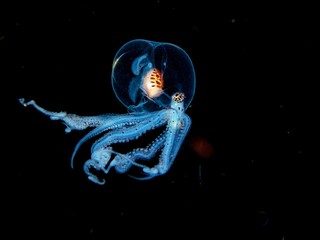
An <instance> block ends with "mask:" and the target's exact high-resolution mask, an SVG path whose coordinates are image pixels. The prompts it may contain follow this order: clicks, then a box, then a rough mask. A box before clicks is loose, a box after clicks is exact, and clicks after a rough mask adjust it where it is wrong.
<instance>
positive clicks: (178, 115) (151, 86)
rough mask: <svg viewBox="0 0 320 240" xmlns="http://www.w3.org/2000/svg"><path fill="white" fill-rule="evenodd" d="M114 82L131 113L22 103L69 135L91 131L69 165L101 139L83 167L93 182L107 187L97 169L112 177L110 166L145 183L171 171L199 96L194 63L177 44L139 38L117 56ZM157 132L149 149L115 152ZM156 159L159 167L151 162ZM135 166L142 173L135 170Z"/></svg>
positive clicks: (124, 46)
mask: <svg viewBox="0 0 320 240" xmlns="http://www.w3.org/2000/svg"><path fill="white" fill-rule="evenodd" d="M111 78H112V87H113V90H114V92H115V94H116V96H117V98H118V100H119V101H120V102H121V103H122V104H124V105H125V106H126V107H127V108H128V113H125V114H103V115H98V116H79V115H76V114H69V113H66V112H52V111H48V110H46V109H44V108H42V107H40V106H39V105H37V104H36V102H35V101H34V100H31V101H28V102H26V101H25V100H24V99H23V98H21V99H19V101H20V102H21V104H23V105H24V106H33V107H34V108H36V109H37V110H38V111H40V112H41V113H43V114H45V115H47V116H49V117H50V119H51V120H60V121H62V123H63V124H65V126H66V129H65V131H66V132H70V131H71V130H85V129H87V128H92V129H91V131H89V132H88V133H87V134H86V135H85V136H84V137H83V138H82V139H81V140H80V141H79V142H78V143H77V145H76V146H75V149H74V151H73V154H72V156H71V167H72V168H73V163H74V158H75V155H76V153H77V151H78V150H79V148H80V147H81V146H82V145H83V144H84V143H85V142H86V141H88V140H89V139H91V138H97V140H96V141H95V142H94V143H93V144H92V146H91V157H90V159H88V160H87V161H86V162H85V163H84V166H83V169H84V172H85V173H86V174H87V176H88V179H89V180H91V181H93V182H94V183H97V184H104V183H105V180H104V179H101V178H100V177H98V176H97V174H96V172H97V171H101V172H103V173H105V174H108V173H109V171H110V169H112V168H113V169H115V170H116V172H118V173H121V174H127V175H128V176H131V177H133V178H136V179H141V180H146V179H151V178H154V177H156V176H159V175H163V174H165V173H167V172H168V171H169V169H170V167H171V166H172V164H173V162H174V160H175V158H176V156H177V154H178V152H179V149H180V148H181V146H182V144H183V141H184V139H185V137H186V135H187V133H188V131H189V129H190V126H191V119H190V117H189V116H188V115H187V114H185V110H186V109H187V108H188V106H189V105H190V103H191V101H192V98H193V96H194V92H195V72H194V68H193V64H192V61H191V60H190V58H189V56H188V55H187V53H186V52H185V51H184V50H183V49H181V48H180V47H178V46H176V45H174V44H171V43H162V42H154V41H148V40H143V39H136V40H132V41H129V42H127V43H126V44H124V45H123V46H122V47H121V48H120V49H119V51H118V52H117V54H116V55H115V58H114V61H113V65H112V76H111ZM155 129H161V133H160V134H158V136H157V137H155V139H153V141H151V143H149V144H147V146H142V147H141V148H134V149H132V150H131V151H129V152H120V151H119V150H114V145H115V144H128V143H129V142H130V141H134V140H139V139H140V138H141V137H142V136H143V135H145V134H147V133H148V132H151V131H154V130H155ZM154 158H157V161H156V162H155V163H153V162H152V161H151V160H152V159H154ZM151 162H152V165H151V166H150V163H151ZM133 168H135V169H136V170H137V169H138V170H139V171H138V172H137V171H132V169H133ZM93 169H95V171H93Z"/></svg>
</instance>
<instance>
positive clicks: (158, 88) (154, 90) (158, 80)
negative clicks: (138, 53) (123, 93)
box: [142, 68, 164, 98]
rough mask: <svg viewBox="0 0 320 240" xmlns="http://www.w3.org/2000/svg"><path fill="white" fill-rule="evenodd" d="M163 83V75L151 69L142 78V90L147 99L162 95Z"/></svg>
mask: <svg viewBox="0 0 320 240" xmlns="http://www.w3.org/2000/svg"><path fill="white" fill-rule="evenodd" d="M163 83H164V82H163V74H162V73H161V72H160V71H159V70H158V69H156V68H151V69H150V70H149V71H148V72H147V74H146V75H145V77H144V78H143V83H142V88H143V90H144V92H145V93H146V94H147V96H148V97H149V98H155V97H159V96H160V95H161V94H162V89H163Z"/></svg>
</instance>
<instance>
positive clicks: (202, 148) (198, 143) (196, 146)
mask: <svg viewBox="0 0 320 240" xmlns="http://www.w3.org/2000/svg"><path fill="white" fill-rule="evenodd" d="M190 147H191V149H192V150H193V151H195V152H196V153H197V154H198V155H199V156H200V157H202V158H206V159H207V158H210V157H211V156H212V155H213V152H214V149H213V146H212V144H211V143H210V142H209V141H208V140H207V139H205V138H203V137H195V138H194V139H193V140H191V143H190Z"/></svg>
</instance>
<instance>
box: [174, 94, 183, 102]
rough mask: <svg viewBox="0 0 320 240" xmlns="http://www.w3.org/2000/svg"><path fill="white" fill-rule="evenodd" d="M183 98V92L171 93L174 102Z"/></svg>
mask: <svg viewBox="0 0 320 240" xmlns="http://www.w3.org/2000/svg"><path fill="white" fill-rule="evenodd" d="M184 99H185V95H184V94H183V93H175V94H174V95H173V101H175V102H176V103H180V102H182V101H183V100H184Z"/></svg>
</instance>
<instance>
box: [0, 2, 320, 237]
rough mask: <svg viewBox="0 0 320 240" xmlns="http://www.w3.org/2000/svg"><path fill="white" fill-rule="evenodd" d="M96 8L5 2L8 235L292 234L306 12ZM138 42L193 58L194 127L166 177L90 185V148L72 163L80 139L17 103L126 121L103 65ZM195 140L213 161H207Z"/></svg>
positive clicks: (302, 180) (311, 66) (300, 181)
mask: <svg viewBox="0 0 320 240" xmlns="http://www.w3.org/2000/svg"><path fill="white" fill-rule="evenodd" d="M44 2H45V1H44ZM102 2H103V1H101V3H100V1H77V2H74V3H72V2H67V1H66V2H63V3H58V2H51V3H48V2H46V3H36V4H35V3H23V4H22V3H18V2H14V1H13V2H11V3H10V4H3V5H2V7H1V29H0V30H1V32H0V47H1V53H2V57H1V58H2V60H1V61H3V63H2V64H1V66H2V67H3V70H2V71H1V72H2V73H1V75H2V77H1V78H2V87H1V89H2V97H3V100H2V105H4V108H3V109H4V110H3V114H2V121H3V122H4V123H3V130H4V133H9V134H8V136H7V135H6V134H5V135H2V138H3V141H5V145H2V147H3V152H4V153H6V154H4V155H3V158H2V161H3V163H5V164H3V166H4V167H3V171H2V172H3V173H4V176H5V180H4V181H3V183H4V185H5V188H3V189H6V190H8V191H6V192H4V194H3V197H2V198H3V199H5V200H7V202H8V204H4V205H3V211H5V212H6V213H8V214H6V215H5V216H6V217H5V222H6V225H5V230H6V231H5V232H7V233H8V234H9V236H10V239H12V238H13V237H26V236H27V237H42V238H44V239H46V238H48V236H53V235H54V236H58V237H74V238H75V237H83V238H84V239H114V238H115V237H119V238H122V237H123V238H128V237H130V238H143V239H144V238H148V239H150V238H155V237H166V238H167V237H170V236H174V237H179V238H184V237H188V236H192V234H195V236H196V237H197V239H259V240H264V239H292V238H291V237H292V236H296V235H297V233H298V232H299V230H300V229H301V227H302V218H301V217H300V214H304V213H305V211H307V210H306V209H307V206H306V205H305V204H306V203H305V201H304V200H305V199H307V198H308V196H309V195H308V194H307V192H308V191H307V190H308V186H309V181H311V180H309V178H306V175H308V177H309V176H310V175H311V174H310V175H309V174H306V173H308V172H309V171H310V170H311V169H310V168H311V167H309V165H308V155H309V154H310V153H309V148H310V145H309V143H308V140H309V137H308V136H307V135H308V134H309V133H310V131H312V127H310V124H311V121H312V118H311V113H310V112H312V111H315V109H314V108H313V107H312V105H313V103H314V100H313V98H314V97H315V94H314V93H313V91H312V90H315V88H314V86H313V84H314V83H315V81H316V80H319V79H317V78H316V77H315V73H316V71H315V69H316V67H317V64H316V61H315V58H316V57H317V58H318V56H316V54H315V48H316V45H318V43H317V42H316V39H315V36H316V32H317V29H318V25H316V18H317V16H316V14H315V13H314V12H315V11H314V7H313V6H307V5H303V6H301V5H298V4H297V5H292V4H291V5H286V6H280V5H276V4H275V5H272V4H269V5H268V4H266V5H264V4H262V3H261V4H259V5H258V4H256V5H252V4H247V3H244V2H239V1H237V3H234V2H232V1H225V2H224V3H223V4H217V3H214V2H213V3H201V2H199V1H196V2H195V3H193V2H190V3H187V2H184V3H183V4H182V3H179V2H177V1H161V0H160V1H146V2H142V1H131V2H129V3H127V2H123V1H118V2H117V3H112V4H111V3H110V4H107V3H102ZM316 26H317V27H316ZM137 38H142V39H148V40H153V41H159V42H170V43H173V44H176V45H178V46H180V47H182V48H183V49H184V50H185V51H186V52H187V53H188V54H189V56H190V58H191V59H192V61H193V64H194V67H195V72H196V77H197V79H196V81H197V83H196V93H195V96H194V99H193V102H192V104H191V106H190V107H189V108H188V109H187V110H186V113H187V114H188V115H189V116H190V117H191V119H192V121H193V122H192V127H191V130H190V132H189V134H188V135H187V138H186V139H185V142H184V144H183V146H182V148H181V150H180V152H179V154H178V156H177V158H176V160H175V162H174V164H173V166H172V168H171V169H170V171H169V172H168V173H167V174H166V175H164V176H161V177H158V178H155V179H152V180H148V181H137V180H134V179H132V178H129V177H127V176H126V175H120V174H116V173H115V172H113V171H112V172H110V174H109V175H107V176H106V184H105V185H103V186H98V185H96V184H94V183H92V182H90V181H89V180H87V178H86V175H85V173H84V172H83V170H82V164H83V162H84V161H85V160H86V159H87V157H88V156H89V155H88V154H89V149H90V144H87V145H84V146H83V149H84V150H81V151H80V152H79V155H78V158H77V159H76V162H75V168H74V169H72V168H71V167H70V157H71V154H72V151H73V148H74V146H75V144H76V143H77V141H78V140H79V139H80V138H81V137H82V136H83V135H84V134H85V133H84V132H71V133H69V134H66V133H65V132H64V126H63V125H62V124H61V123H58V122H53V121H51V120H49V119H48V118H47V117H45V116H44V115H42V114H40V113H39V112H37V111H35V110H34V109H33V108H31V107H30V108H24V107H23V106H22V105H20V104H19V102H18V100H17V99H18V98H21V97H23V98H25V99H26V100H31V99H34V100H35V101H37V103H38V104H39V105H40V106H42V107H44V108H46V109H48V110H52V111H67V112H69V113H75V114H79V115H98V114H103V113H126V112H127V109H126V108H125V107H124V106H122V105H121V103H120V102H119V101H118V100H117V98H116V97H115V95H114V93H113V90H112V87H111V65H112V61H113V58H114V56H115V54H116V52H117V51H118V49H119V48H120V47H121V46H122V45H123V44H125V43H126V42H128V41H130V40H133V39H137ZM195 145H196V146H204V148H205V149H208V148H212V149H213V152H212V153H211V154H208V155H203V154H204V153H205V151H204V150H203V149H202V151H200V152H198V151H196V149H195ZM86 149H87V150H86ZM86 151H87V152H86ZM81 154H82V155H81ZM299 199H302V200H299ZM307 202H308V201H307ZM305 220H308V219H306V218H303V222H304V221H305Z"/></svg>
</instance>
